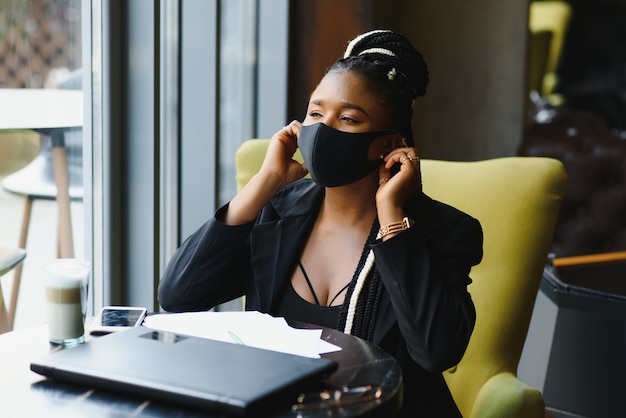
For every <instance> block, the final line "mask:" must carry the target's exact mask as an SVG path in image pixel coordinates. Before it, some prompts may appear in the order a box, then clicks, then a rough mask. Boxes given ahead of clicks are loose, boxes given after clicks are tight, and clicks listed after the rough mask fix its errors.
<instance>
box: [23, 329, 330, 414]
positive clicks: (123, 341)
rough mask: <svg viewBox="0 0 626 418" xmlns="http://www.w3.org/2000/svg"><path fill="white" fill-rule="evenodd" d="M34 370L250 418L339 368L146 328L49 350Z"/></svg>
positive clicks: (284, 402)
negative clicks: (57, 349)
mask: <svg viewBox="0 0 626 418" xmlns="http://www.w3.org/2000/svg"><path fill="white" fill-rule="evenodd" d="M30 367H31V370H33V371H34V372H36V373H39V374H42V375H44V376H47V377H50V378H54V379H58V380H61V381H66V382H70V383H76V384H81V385H88V386H93V387H97V388H103V389H110V390H115V391H123V392H125V393H133V394H135V395H139V396H145V397H147V398H152V399H159V400H166V401H170V402H175V403H182V404H185V405H187V406H189V405H191V406H195V407H199V408H201V409H206V410H210V411H215V412H222V413H227V414H230V415H242V416H243V415H248V416H253V415H256V414H259V413H261V412H267V411H268V410H269V409H270V408H274V407H277V406H281V405H282V406H283V407H284V406H288V405H290V403H289V402H292V403H293V402H295V399H296V397H297V395H298V394H299V393H300V392H302V391H305V390H309V389H311V387H313V386H315V385H320V380H321V379H322V378H323V377H325V376H328V375H329V374H330V373H332V372H333V371H334V370H335V369H336V368H337V363H336V362H334V361H332V360H328V359H313V358H308V357H301V356H295V355H291V354H285V353H279V352H275V351H269V350H264V349H259V348H253V347H247V346H244V345H238V344H230V343H226V342H221V341H214V340H209V339H204V338H198V337H190V336H186V335H180V334H175V333H170V332H163V331H156V330H153V329H150V328H147V327H143V326H141V327H135V328H131V329H129V330H127V331H121V332H117V333H113V334H109V335H105V336H103V337H99V338H94V339H92V340H91V341H89V342H87V343H85V344H81V345H79V346H77V347H74V348H68V349H64V350H59V351H56V352H52V353H50V354H48V355H47V356H45V357H44V358H42V359H40V360H36V361H33V362H32V363H31V366H30Z"/></svg>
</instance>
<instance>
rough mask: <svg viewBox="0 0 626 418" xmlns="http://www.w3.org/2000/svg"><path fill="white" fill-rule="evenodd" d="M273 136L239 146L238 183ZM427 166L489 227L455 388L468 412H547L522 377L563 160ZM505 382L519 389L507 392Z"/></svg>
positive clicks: (442, 188) (427, 181)
mask: <svg viewBox="0 0 626 418" xmlns="http://www.w3.org/2000/svg"><path fill="white" fill-rule="evenodd" d="M268 142H269V141H268V140H258V139H257V140H249V141H247V142H245V143H244V144H242V146H241V147H240V149H239V150H238V152H237V155H236V171H237V187H238V189H241V187H243V185H245V184H246V183H247V182H248V181H249V180H250V178H251V177H252V176H253V175H254V174H255V173H256V172H257V171H258V170H259V168H260V167H261V164H262V161H263V157H264V156H265V151H266V148H267V145H268ZM296 158H298V159H300V161H301V157H300V155H297V157H296ZM421 170H422V178H423V186H424V192H425V193H426V194H428V195H429V196H430V197H432V198H433V199H436V200H439V201H442V202H445V203H447V204H450V205H452V206H454V207H456V208H458V209H460V210H462V211H464V212H466V213H468V214H470V215H471V216H473V217H475V218H477V219H478V220H479V221H480V222H481V224H482V227H483V231H484V258H483V261H482V262H481V263H480V264H479V265H478V266H476V267H474V269H473V270H472V272H471V277H472V279H473V283H472V284H471V285H470V287H469V291H470V293H471V295H472V298H473V300H474V303H475V306H476V312H477V320H476V327H475V329H474V332H473V334H472V338H471V340H470V343H469V346H468V348H467V351H466V353H465V356H464V357H463V359H462V360H461V362H460V363H459V364H458V365H457V366H455V367H453V368H452V369H450V370H448V371H446V372H445V373H444V377H445V379H446V381H447V383H448V386H449V387H450V390H451V392H452V395H453V397H454V399H455V401H456V403H457V405H458V406H459V408H460V410H461V412H462V414H463V416H464V417H470V416H472V417H485V416H494V417H495V416H503V415H499V414H501V411H502V410H505V411H507V412H510V413H507V415H506V416H541V417H543V411H542V409H543V399H542V397H541V394H540V393H539V392H538V391H536V390H534V389H532V388H529V387H526V386H525V385H524V384H523V383H521V382H519V381H518V380H517V377H516V376H517V366H518V363H519V359H520V356H521V352H522V348H523V346H524V341H525V339H526V334H527V331H528V326H529V323H530V319H531V316H532V311H533V307H534V301H535V297H536V295H537V291H538V289H539V284H540V281H541V276H542V272H543V268H544V266H545V264H546V261H547V255H548V251H549V248H550V243H551V241H552V234H553V232H554V227H555V223H556V219H557V215H558V211H559V207H560V203H561V196H562V193H563V189H564V187H565V171H564V169H563V165H562V164H561V163H560V162H559V161H558V160H556V159H551V158H541V157H537V158H535V157H508V158H498V159H492V160H485V161H477V162H452V161H437V160H421ZM511 380H512V381H514V384H513V385H510V384H508V385H507V383H510V381H511ZM503 382H504V384H503ZM503 386H505V387H507V388H513V389H512V390H509V391H508V392H506V390H507V389H505V390H504V392H505V393H504V394H503V390H502V387H503ZM518 388H523V389H524V394H522V393H520V391H519V390H518ZM527 393H530V395H527ZM503 398H504V399H503ZM516 403H519V404H520V405H517V404H516ZM524 403H526V404H524ZM512 404H515V405H512ZM512 408H514V409H515V411H517V413H516V412H515V411H511V409H512ZM540 410H541V412H539V411H540ZM535 413H536V414H535ZM539 413H541V415H539ZM492 414H493V415H492Z"/></svg>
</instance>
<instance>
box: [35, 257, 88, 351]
mask: <svg viewBox="0 0 626 418" xmlns="http://www.w3.org/2000/svg"><path fill="white" fill-rule="evenodd" d="M90 269H91V263H90V262H89V261H85V260H78V259H73V258H61V259H56V260H50V261H48V262H46V263H44V265H43V279H44V292H45V299H46V308H47V313H48V330H49V333H50V342H51V343H53V344H60V345H63V346H72V345H76V344H80V343H82V342H83V341H85V327H84V321H85V313H86V309H87V290H88V278H89V271H90Z"/></svg>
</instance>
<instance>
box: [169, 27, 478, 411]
mask: <svg viewBox="0 0 626 418" xmlns="http://www.w3.org/2000/svg"><path fill="white" fill-rule="evenodd" d="M427 83H428V71H427V68H426V64H425V63H424V60H423V58H422V55H421V54H420V53H419V52H418V51H417V50H416V49H415V48H414V47H413V45H411V43H410V42H409V41H408V40H407V39H406V38H405V37H404V36H402V35H400V34H397V33H394V32H391V31H372V32H368V33H365V34H363V35H360V36H358V37H357V38H355V39H354V40H353V41H351V42H350V44H349V45H348V47H347V50H346V53H345V56H344V58H342V59H340V60H338V61H337V62H336V63H335V64H334V65H333V66H332V67H330V68H329V69H328V71H327V73H326V75H325V76H324V78H323V79H322V80H321V82H320V83H319V85H318V86H317V88H316V89H315V91H314V92H313V93H312V94H311V98H310V101H309V105H308V109H307V114H306V117H305V118H304V121H303V122H302V123H300V122H298V121H293V122H291V123H290V124H289V125H287V126H285V127H284V128H283V129H281V130H280V131H279V132H277V133H276V134H275V135H274V136H273V137H272V139H271V141H270V145H269V148H268V151H267V155H266V157H265V160H264V162H263V165H262V167H261V169H260V171H259V172H258V174H256V175H255V176H254V177H253V178H252V179H251V180H250V182H249V183H248V184H247V185H246V186H245V187H244V188H243V189H242V190H241V191H240V192H239V193H238V194H237V195H236V196H235V197H234V198H233V199H232V201H231V202H230V203H229V204H227V205H225V206H224V207H222V208H220V209H219V210H218V211H217V213H216V214H215V216H214V217H213V218H211V219H210V220H209V221H208V222H207V223H206V224H204V225H203V226H202V227H201V228H200V229H199V230H198V231H196V232H195V233H194V234H193V235H192V236H190V237H189V238H188V239H187V240H186V241H185V242H184V243H183V244H182V246H181V247H180V249H179V250H178V251H177V253H176V254H175V255H174V257H173V258H172V260H171V261H170V264H169V265H168V268H167V270H166V272H165V275H164V277H163V279H162V281H161V284H160V287H159V299H160V303H161V305H162V306H163V308H164V309H165V310H168V311H194V310H206V309H209V308H211V307H213V306H215V305H217V304H219V303H222V302H226V301H228V300H231V299H233V298H236V297H239V296H241V295H246V308H247V309H249V310H259V311H262V312H267V313H270V314H273V315H276V316H284V317H286V318H289V319H293V320H298V321H303V322H307V323H312V324H318V325H323V326H327V327H332V328H336V329H339V330H341V331H344V332H347V333H351V334H354V335H357V336H359V337H362V338H364V339H366V340H369V341H371V342H373V343H375V344H378V345H379V346H380V347H382V348H383V349H385V350H386V351H387V352H389V353H390V354H392V355H393V356H394V357H395V358H396V359H397V360H398V362H399V363H400V364H401V367H402V370H403V374H404V381H405V384H404V406H403V416H411V417H418V416H436V417H448V416H459V413H458V409H457V408H456V406H455V404H454V401H453V399H452V397H451V395H450V393H449V391H448V388H447V386H446V384H445V381H444V379H443V377H442V374H441V372H442V371H443V370H445V369H447V368H449V367H451V366H453V365H454V364H456V363H457V362H458V361H459V360H460V359H461V357H462V356H463V353H464V351H465V348H466V346H467V343H468V340H469V337H470V335H471V333H472V330H473V327H474V322H475V316H476V315H475V310H474V305H473V303H472V300H471V297H470V295H469V293H468V292H467V285H468V284H469V283H471V280H470V278H469V272H470V269H471V267H472V266H473V265H475V264H477V263H479V262H480V260H481V257H482V230H481V227H480V224H479V222H478V221H477V220H476V219H474V218H472V217H470V216H468V215H466V214H464V213H462V212H460V211H458V210H456V209H454V208H452V207H450V206H447V205H445V204H443V203H440V202H436V201H433V200H432V199H430V198H429V197H428V196H426V195H425V194H424V193H422V190H421V175H420V164H419V158H418V153H417V150H416V149H415V146H414V142H413V134H412V130H411V116H412V114H413V104H414V100H415V98H416V97H418V96H421V95H423V94H424V93H425V89H426V85H427ZM297 148H300V150H301V152H302V154H303V157H304V161H305V162H304V164H300V163H298V162H297V161H295V160H293V158H292V157H293V155H294V153H295V152H296V149H297ZM307 173H310V174H311V177H312V180H309V179H303V177H304V176H305V175H306V174H307Z"/></svg>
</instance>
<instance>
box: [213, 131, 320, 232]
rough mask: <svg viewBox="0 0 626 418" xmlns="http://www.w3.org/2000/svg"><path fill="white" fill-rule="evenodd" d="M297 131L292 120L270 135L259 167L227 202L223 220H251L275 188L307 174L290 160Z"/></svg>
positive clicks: (274, 191)
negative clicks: (270, 137) (228, 202)
mask: <svg viewBox="0 0 626 418" xmlns="http://www.w3.org/2000/svg"><path fill="white" fill-rule="evenodd" d="M299 134H300V122H298V121H297V120H294V121H293V122H291V123H290V124H289V125H287V126H285V127H284V128H282V129H281V130H280V131H278V132H276V133H275V134H274V136H272V139H271V140H270V144H269V146H268V148H267V152H266V154H265V159H264V160H263V164H262V165H261V169H260V170H259V172H258V173H257V174H255V175H254V176H253V177H252V178H251V179H250V181H249V182H248V184H246V185H245V186H244V187H243V189H241V191H240V192H239V193H237V195H236V196H235V197H234V198H233V200H231V201H230V204H229V205H228V209H227V210H226V213H225V218H224V219H223V220H222V221H223V222H225V223H226V224H228V225H240V224H243V223H246V222H252V221H253V220H254V219H255V218H256V216H257V215H258V214H259V212H260V211H261V209H263V207H264V206H265V205H266V204H267V202H269V200H270V199H271V198H272V196H274V194H276V192H277V191H278V190H280V189H281V188H282V187H284V186H286V185H287V184H289V183H291V182H294V181H296V180H298V179H301V178H302V177H304V176H306V175H307V173H308V170H307V169H306V167H305V166H304V164H302V163H299V162H297V161H296V160H294V159H293V155H294V154H295V153H296V150H297V149H298V135H299Z"/></svg>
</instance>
